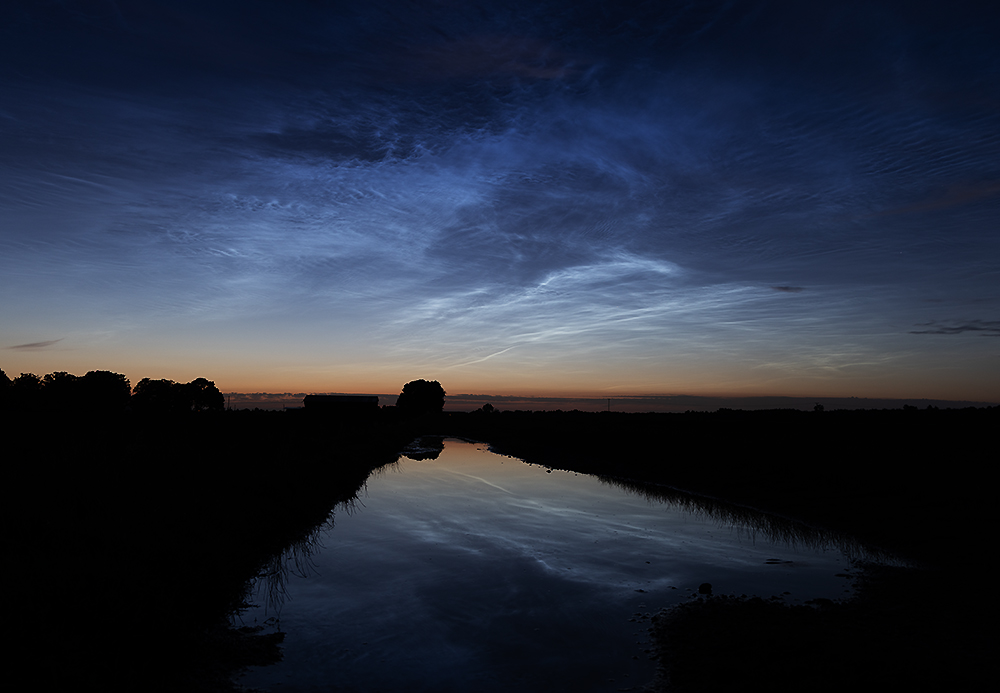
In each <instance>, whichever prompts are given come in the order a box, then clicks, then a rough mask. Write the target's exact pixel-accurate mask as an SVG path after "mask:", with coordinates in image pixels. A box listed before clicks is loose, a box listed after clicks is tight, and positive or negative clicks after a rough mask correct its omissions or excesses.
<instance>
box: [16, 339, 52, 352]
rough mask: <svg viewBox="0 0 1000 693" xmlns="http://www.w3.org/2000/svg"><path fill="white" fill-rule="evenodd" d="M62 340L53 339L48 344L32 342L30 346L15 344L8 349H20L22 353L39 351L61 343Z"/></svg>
mask: <svg viewBox="0 0 1000 693" xmlns="http://www.w3.org/2000/svg"><path fill="white" fill-rule="evenodd" d="M61 341H62V339H61V338H60V339H52V340H49V341H47V342H31V343H30V344H15V345H14V346H9V347H7V348H8V349H20V350H21V351H36V350H38V349H44V348H45V347H50V346H52V345H53V344H56V343H58V342H61Z"/></svg>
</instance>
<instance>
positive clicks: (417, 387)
mask: <svg viewBox="0 0 1000 693" xmlns="http://www.w3.org/2000/svg"><path fill="white" fill-rule="evenodd" d="M444 396H445V392H444V388H443V387H441V383H439V382H438V381H436V380H430V381H428V380H412V381H410V382H408V383H406V385H404V386H403V391H402V392H401V393H399V399H397V400H396V409H398V410H399V411H400V413H402V414H403V415H404V416H421V415H424V414H440V413H441V412H442V410H443V409H444Z"/></svg>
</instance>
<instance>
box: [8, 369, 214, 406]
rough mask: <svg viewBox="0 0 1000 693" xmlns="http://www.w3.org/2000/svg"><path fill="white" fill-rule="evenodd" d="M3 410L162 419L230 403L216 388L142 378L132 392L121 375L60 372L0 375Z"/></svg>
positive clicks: (202, 382) (202, 383)
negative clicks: (133, 413) (129, 413)
mask: <svg viewBox="0 0 1000 693" xmlns="http://www.w3.org/2000/svg"><path fill="white" fill-rule="evenodd" d="M0 407H2V408H3V409H8V410H10V409H15V410H23V411H48V412H121V411H126V410H132V411H136V412H148V413H158V414H176V413H183V412H203V411H221V410H222V409H224V408H225V398H224V397H223V396H222V393H221V392H220V391H219V388H217V387H216V386H215V383H214V382H212V381H211V380H206V379H205V378H195V379H194V380H192V381H191V382H189V383H178V382H174V381H173V380H167V379H161V380H152V379H150V378H143V379H142V380H140V381H139V382H138V383H136V386H135V387H134V388H133V387H132V386H131V383H130V382H129V379H128V378H126V377H125V376H124V375H122V374H121V373H113V372H111V371H90V372H88V373H87V374H86V375H82V376H77V375H73V374H71V373H67V372H65V371H56V372H54V373H49V374H48V375H46V376H44V377H42V376H38V375H35V374H34V373H21V374H20V375H19V376H17V377H16V378H13V379H11V378H10V377H8V376H7V374H6V373H4V372H3V370H0Z"/></svg>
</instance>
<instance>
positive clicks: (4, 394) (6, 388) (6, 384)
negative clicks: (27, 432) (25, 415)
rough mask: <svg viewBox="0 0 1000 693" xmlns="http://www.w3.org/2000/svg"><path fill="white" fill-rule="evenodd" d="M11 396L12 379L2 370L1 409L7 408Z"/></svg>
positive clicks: (0, 370) (0, 371)
mask: <svg viewBox="0 0 1000 693" xmlns="http://www.w3.org/2000/svg"><path fill="white" fill-rule="evenodd" d="M9 396H10V378H8V377H7V374H6V373H4V372H3V369H2V368H0V409H3V408H6V406H7V401H8V397H9Z"/></svg>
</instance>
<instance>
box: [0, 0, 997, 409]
mask: <svg viewBox="0 0 1000 693" xmlns="http://www.w3.org/2000/svg"><path fill="white" fill-rule="evenodd" d="M0 18H2V19H3V29H0V32H2V38H0V44H2V45H0V52H2V56H3V59H2V62H0V142H2V145H0V367H2V368H3V369H4V370H5V371H6V372H7V373H8V374H9V375H16V374H17V373H19V372H22V371H24V372H28V371H30V372H36V373H47V372H51V371H55V370H67V371H69V372H72V373H77V374H82V373H84V372H86V371H88V370H92V369H108V370H114V371H117V372H123V373H126V374H127V375H128V376H129V377H130V378H131V379H132V381H133V383H134V382H136V381H137V380H138V379H139V378H142V377H153V378H159V377H163V378H171V379H174V380H179V381H187V380H190V379H192V378H195V377H207V378H209V379H212V380H214V381H216V383H217V384H218V385H219V386H220V387H221V388H222V389H224V390H245V391H276V392H283V391H339V392H392V391H398V389H399V388H400V386H401V385H402V383H404V382H407V381H408V380H412V379H414V378H427V379H436V380H439V381H440V382H442V384H444V386H445V388H446V389H447V390H448V391H450V392H492V393H495V394H509V395H542V394H545V395H588V396H596V397H601V396H613V395H626V394H675V393H688V394H712V395H720V394H730V395H792V396H806V397H811V396H844V397H847V396H860V397H928V398H941V399H971V400H982V401H998V400H1000V340H998V339H997V337H1000V276H998V263H1000V21H998V10H996V9H994V8H992V6H990V5H988V4H978V3H965V4H959V5H958V6H957V7H956V6H955V5H954V4H950V3H943V2H940V3H936V2H925V3H914V2H877V1H876V2H858V3H849V2H848V3H845V2H825V3H824V2H818V3H798V2H739V1H733V2H660V3H627V2H626V3H621V2H616V3H610V2H608V3H602V2H585V1H584V2H550V3H546V2H525V3H518V2H504V3H499V2H497V3H492V2H484V3H470V2H450V1H442V2H421V3H412V2H397V1H389V2H373V3H363V4H362V3H334V2H265V1H256V2H239V3H236V2H211V1H209V2H183V1H181V2H151V1H146V2H126V1H119V2H113V1H112V0H104V1H99V0H89V1H86V2H84V1H82V0H81V1H73V0H65V1H62V2H44V1H43V2H13V3H7V4H5V9H3V10H0Z"/></svg>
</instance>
